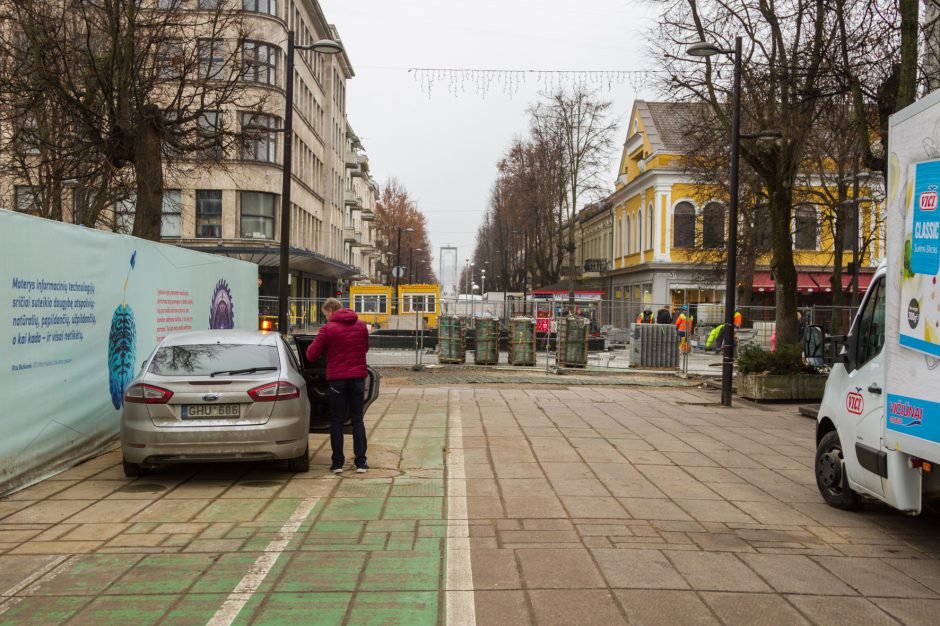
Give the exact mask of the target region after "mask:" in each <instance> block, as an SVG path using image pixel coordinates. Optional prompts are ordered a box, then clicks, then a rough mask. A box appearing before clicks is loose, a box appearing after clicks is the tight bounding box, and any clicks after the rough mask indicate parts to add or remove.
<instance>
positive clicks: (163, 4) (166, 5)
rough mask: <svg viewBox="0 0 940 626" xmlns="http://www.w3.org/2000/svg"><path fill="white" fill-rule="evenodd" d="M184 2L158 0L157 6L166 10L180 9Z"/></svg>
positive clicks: (181, 0)
mask: <svg viewBox="0 0 940 626" xmlns="http://www.w3.org/2000/svg"><path fill="white" fill-rule="evenodd" d="M182 4H183V0H157V8H158V9H162V10H164V11H168V10H170V9H178V8H179V7H180V5H182Z"/></svg>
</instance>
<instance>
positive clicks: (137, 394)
mask: <svg viewBox="0 0 940 626" xmlns="http://www.w3.org/2000/svg"><path fill="white" fill-rule="evenodd" d="M172 397H173V392H172V391H170V390H169V389H164V388H163V387H155V386H154V385H146V384H144V383H137V384H136V385H131V386H130V387H128V388H127V391H125V392H124V400H125V402H133V403H135V404H166V403H167V402H169V401H170V398H172Z"/></svg>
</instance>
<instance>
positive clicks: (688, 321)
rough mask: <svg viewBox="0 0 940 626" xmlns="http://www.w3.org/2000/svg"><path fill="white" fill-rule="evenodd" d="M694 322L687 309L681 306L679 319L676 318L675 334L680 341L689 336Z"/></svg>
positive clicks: (685, 306)
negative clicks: (677, 334)
mask: <svg viewBox="0 0 940 626" xmlns="http://www.w3.org/2000/svg"><path fill="white" fill-rule="evenodd" d="M694 321H695V320H694V318H693V317H692V316H691V315H689V307H688V306H687V305H682V312H681V313H679V317H677V318H676V332H678V333H679V338H680V339H682V338H683V337H689V336H691V334H692V324H693V322H694Z"/></svg>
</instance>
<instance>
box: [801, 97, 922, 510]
mask: <svg viewBox="0 0 940 626" xmlns="http://www.w3.org/2000/svg"><path fill="white" fill-rule="evenodd" d="M889 137H890V145H889V161H888V163H889V165H888V185H887V198H886V200H887V203H886V207H887V208H886V210H887V224H886V229H885V233H886V240H887V260H886V261H885V262H882V264H881V266H880V267H879V268H878V270H877V272H876V273H875V276H874V279H873V280H872V282H871V286H870V287H869V289H868V292H867V293H866V294H865V298H864V300H863V301H862V304H861V307H860V308H859V311H858V314H857V315H856V317H855V320H854V321H853V323H852V327H851V330H850V332H849V334H848V335H847V336H846V337H845V338H844V339H845V341H844V345H843V347H842V349H841V351H840V353H839V355H838V356H837V357H836V358H835V359H834V361H835V362H834V363H833V366H832V371H831V373H830V374H829V380H828V381H827V383H826V392H825V396H824V397H823V401H822V404H821V406H820V410H819V414H818V418H817V425H816V445H817V449H816V462H815V469H816V482H817V485H818V487H819V491H820V493H821V494H822V496H823V498H824V499H825V500H826V502H828V503H829V504H831V505H833V506H835V507H838V508H842V509H851V508H854V507H856V506H858V504H859V502H860V500H859V495H860V494H864V495H866V496H870V497H872V498H876V499H878V500H881V501H882V502H885V503H887V504H889V505H890V506H893V507H895V508H896V509H899V510H901V511H904V512H906V513H909V514H912V515H916V514H918V513H920V511H921V509H922V507H923V504H924V502H925V501H926V500H928V499H934V498H938V497H940V466H938V465H937V464H940V367H938V365H940V284H938V274H940V208H938V204H940V203H938V196H940V193H938V192H940V91H938V92H934V93H933V94H930V95H929V96H927V97H926V98H924V99H922V100H920V101H918V102H916V103H914V104H912V105H911V106H909V107H907V108H905V109H904V110H902V111H900V112H898V113H897V114H895V115H893V116H892V117H891V122H890V131H889ZM873 214H874V211H873ZM825 344H826V339H825V337H824V331H823V329H822V328H820V327H818V326H812V327H810V328H809V329H808V330H807V332H806V335H805V337H804V350H805V353H806V356H807V359H808V360H809V361H810V362H814V361H816V362H818V361H819V360H821V357H822V356H823V354H822V351H823V349H824V346H825Z"/></svg>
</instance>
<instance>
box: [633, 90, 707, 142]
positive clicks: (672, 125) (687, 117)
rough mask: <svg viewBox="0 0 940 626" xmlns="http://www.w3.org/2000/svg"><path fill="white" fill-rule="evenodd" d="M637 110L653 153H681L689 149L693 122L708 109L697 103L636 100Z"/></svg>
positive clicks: (700, 117) (699, 119)
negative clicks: (659, 151) (689, 136)
mask: <svg viewBox="0 0 940 626" xmlns="http://www.w3.org/2000/svg"><path fill="white" fill-rule="evenodd" d="M636 108H637V112H638V113H639V115H640V119H642V120H643V126H644V128H645V129H646V135H647V137H648V139H649V142H650V147H651V148H652V150H653V152H656V151H658V150H662V151H664V152H684V151H685V150H687V149H688V146H689V140H688V134H689V131H690V129H691V128H692V127H693V124H694V123H696V122H698V123H700V122H701V121H702V119H703V117H704V116H705V115H707V114H708V108H707V106H706V105H705V104H704V103H700V102H647V101H646V100H637V101H636Z"/></svg>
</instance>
